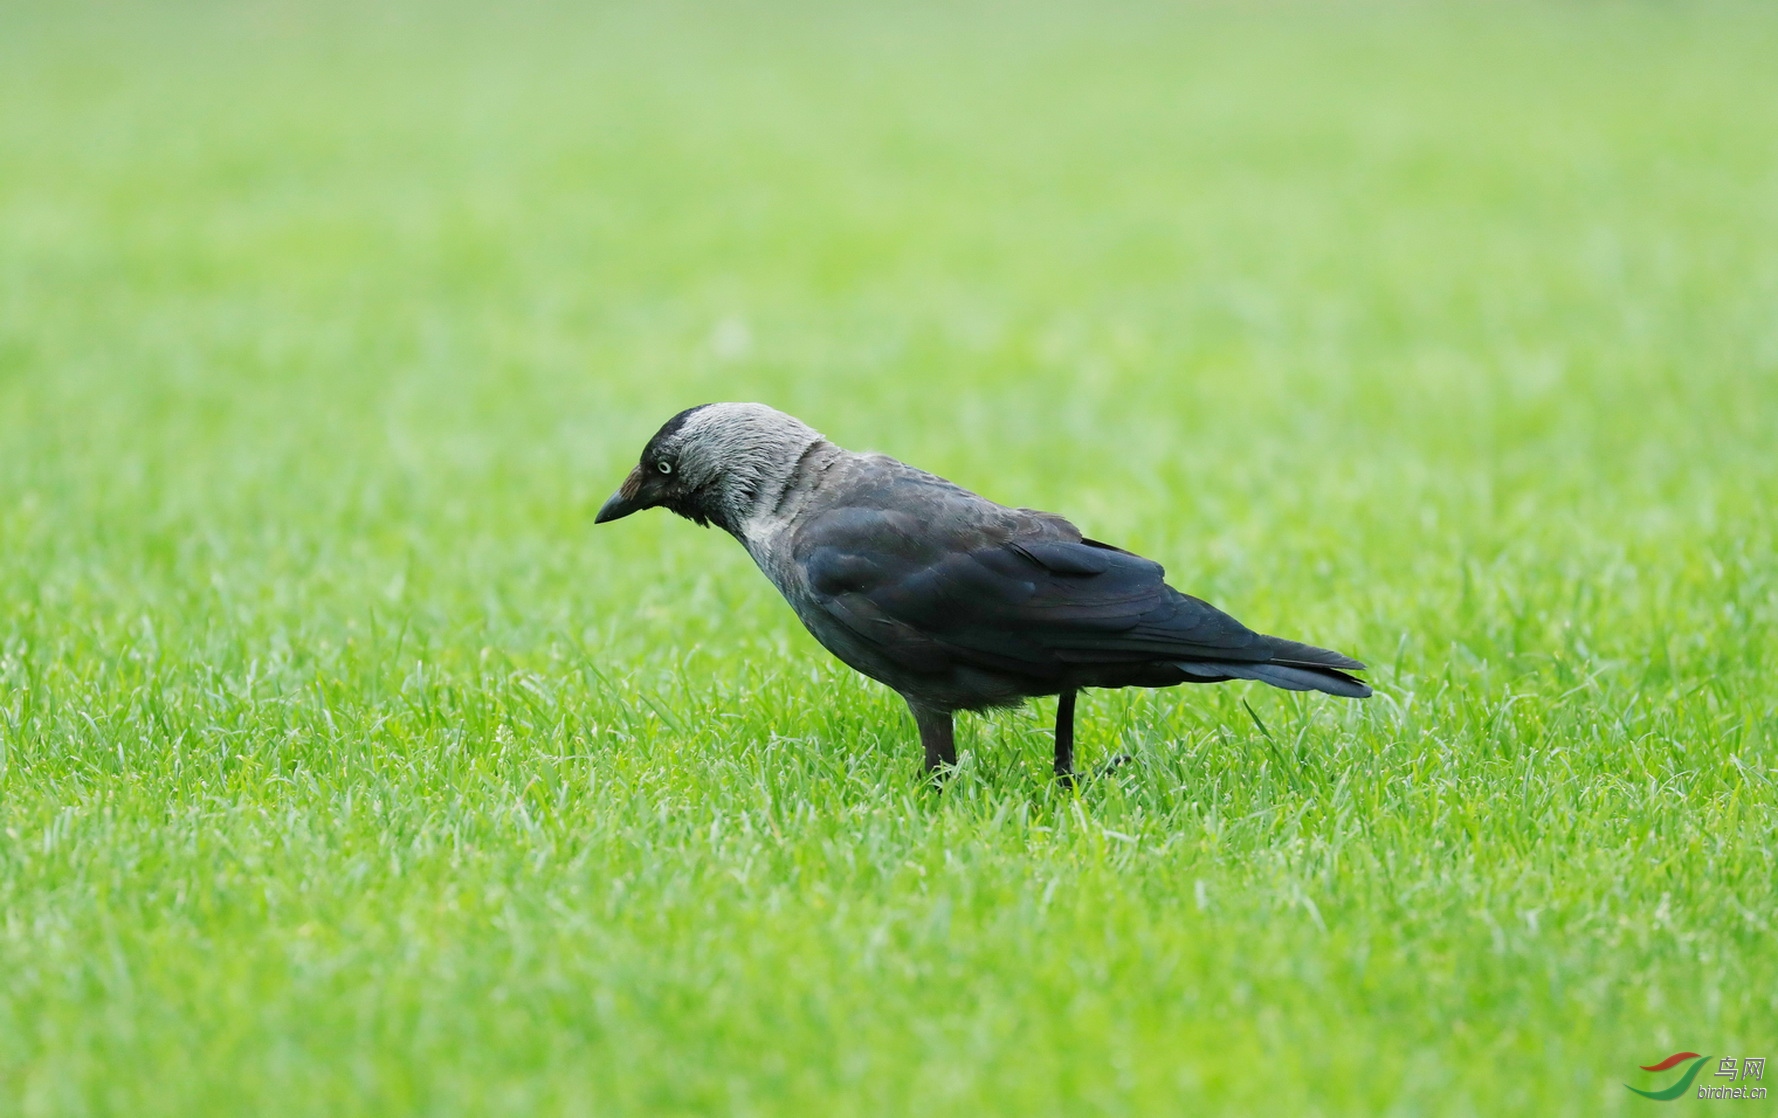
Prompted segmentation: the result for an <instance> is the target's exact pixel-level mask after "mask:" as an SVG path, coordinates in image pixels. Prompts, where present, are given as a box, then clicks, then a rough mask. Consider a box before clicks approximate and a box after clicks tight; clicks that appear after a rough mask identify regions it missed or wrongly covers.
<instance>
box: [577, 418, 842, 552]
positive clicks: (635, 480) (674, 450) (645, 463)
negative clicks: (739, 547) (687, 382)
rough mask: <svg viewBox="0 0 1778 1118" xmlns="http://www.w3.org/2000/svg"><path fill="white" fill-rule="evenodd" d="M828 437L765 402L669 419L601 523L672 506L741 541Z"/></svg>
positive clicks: (595, 520)
mask: <svg viewBox="0 0 1778 1118" xmlns="http://www.w3.org/2000/svg"><path fill="white" fill-rule="evenodd" d="M820 441H821V435H820V434H819V433H818V432H816V431H815V430H814V429H813V428H811V427H809V426H808V425H807V424H805V423H803V422H802V421H801V420H799V419H796V418H795V417H793V416H788V415H785V414H784V413H783V412H781V411H778V410H776V409H775V408H768V407H766V406H765V405H764V404H703V405H701V406H699V407H695V408H687V409H686V410H684V411H682V412H680V413H679V414H678V415H676V416H674V417H673V418H672V419H669V420H667V422H666V423H665V424H663V425H662V426H661V429H660V430H659V431H656V432H655V434H654V438H652V439H649V440H648V445H647V446H645V447H643V448H642V460H641V461H640V462H638V463H636V468H635V469H633V470H631V471H630V476H629V477H626V478H625V479H624V483H623V485H621V486H619V487H618V490H617V492H616V493H613V494H612V495H611V499H610V500H608V501H606V502H605V504H604V505H603V506H601V507H600V509H599V514H598V515H597V516H596V517H594V518H593V523H595V524H604V523H606V522H607V521H611V520H618V519H621V518H623V517H626V516H628V515H630V514H631V513H633V512H639V511H641V510H642V509H651V508H657V507H659V508H666V509H671V510H672V511H673V512H676V513H678V514H679V515H680V516H683V517H685V518H686V519H688V520H695V521H697V522H698V523H699V524H703V525H710V524H715V525H716V526H717V527H719V528H722V529H724V530H725V531H727V532H729V533H730V534H731V535H736V536H739V535H740V534H741V526H742V525H743V524H744V523H745V522H746V521H747V520H748V518H749V517H751V516H752V515H753V514H754V513H755V511H756V510H757V507H758V506H759V505H760V504H761V503H762V502H767V501H772V502H775V501H776V499H777V497H778V496H779V494H781V493H782V492H783V489H784V486H785V485H787V484H789V482H790V479H791V477H792V475H793V474H794V473H795V472H796V465H797V462H798V460H800V459H801V458H802V456H803V454H804V452H806V451H807V450H808V449H809V447H811V446H813V445H814V444H816V443H818V442H820Z"/></svg>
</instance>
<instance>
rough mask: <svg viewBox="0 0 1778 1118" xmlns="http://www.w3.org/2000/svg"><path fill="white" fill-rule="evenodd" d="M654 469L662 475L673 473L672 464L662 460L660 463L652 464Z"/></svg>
mask: <svg viewBox="0 0 1778 1118" xmlns="http://www.w3.org/2000/svg"><path fill="white" fill-rule="evenodd" d="M654 468H655V469H657V470H659V471H660V472H661V473H663V474H670V473H672V472H673V463H671V462H667V461H665V460H663V461H660V462H656V463H655V464H654Z"/></svg>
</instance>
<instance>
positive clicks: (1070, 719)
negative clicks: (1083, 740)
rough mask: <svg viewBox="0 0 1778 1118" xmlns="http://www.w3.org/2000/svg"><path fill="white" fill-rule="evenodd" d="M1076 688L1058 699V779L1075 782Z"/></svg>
mask: <svg viewBox="0 0 1778 1118" xmlns="http://www.w3.org/2000/svg"><path fill="white" fill-rule="evenodd" d="M1074 695H1075V691H1074V688H1072V687H1070V688H1069V689H1068V690H1066V691H1064V692H1062V694H1061V695H1060V696H1059V697H1058V698H1057V699H1056V779H1057V780H1064V781H1067V782H1068V783H1070V784H1072V783H1073V782H1074Z"/></svg>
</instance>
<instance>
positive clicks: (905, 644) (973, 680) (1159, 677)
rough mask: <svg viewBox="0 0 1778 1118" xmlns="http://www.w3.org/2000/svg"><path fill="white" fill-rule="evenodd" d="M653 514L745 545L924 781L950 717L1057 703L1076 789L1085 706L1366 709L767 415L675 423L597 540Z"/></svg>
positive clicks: (1266, 645) (1281, 660)
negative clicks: (647, 511)
mask: <svg viewBox="0 0 1778 1118" xmlns="http://www.w3.org/2000/svg"><path fill="white" fill-rule="evenodd" d="M655 506H662V507H665V508H668V509H671V510H673V511H674V512H676V513H678V514H679V515H681V516H684V517H688V518H690V519H692V520H695V521H697V522H698V523H699V524H714V525H716V526H717V527H719V528H722V529H723V530H724V531H726V532H728V533H729V534H730V535H732V536H734V537H735V538H736V539H737V540H739V541H741V543H742V545H743V546H745V547H746V548H747V551H748V553H749V554H751V555H752V556H753V559H754V561H755V562H756V563H758V564H759V568H760V570H762V571H764V572H765V575H766V577H767V578H770V579H771V580H772V582H773V584H774V585H776V586H777V587H778V590H779V591H780V592H781V593H782V594H783V595H784V597H785V599H786V600H787V601H788V602H789V603H790V605H791V608H793V609H794V610H796V615H797V617H798V618H800V619H801V620H802V623H803V624H804V625H805V626H806V627H807V628H808V630H809V632H811V633H813V634H814V636H815V639H816V640H818V641H820V642H821V643H822V644H823V645H824V646H825V647H826V648H827V649H828V651H830V652H832V653H833V654H834V655H835V656H838V657H839V658H840V659H841V660H843V661H845V662H846V663H847V664H849V665H851V666H852V667H853V668H856V669H857V670H858V671H860V672H863V673H864V674H865V675H867V676H870V677H871V678H872V679H875V680H878V681H880V682H882V683H884V684H887V685H888V686H890V687H892V688H894V689H895V690H896V691H898V692H900V694H901V695H902V697H903V698H905V699H906V700H907V703H908V706H909V708H910V709H912V711H913V714H914V721H915V723H916V725H918V726H919V729H920V740H921V743H922V744H923V745H924V746H925V750H926V766H927V768H928V769H937V768H939V767H941V766H946V765H952V764H955V763H956V746H955V743H954V741H953V737H952V725H951V716H952V714H953V713H954V712H955V711H959V710H982V709H985V708H988V707H998V706H1012V705H1016V704H1018V703H1019V702H1021V701H1023V700H1024V699H1027V698H1031V697H1033V696H1038V695H1058V696H1060V704H1059V708H1058V711H1057V719H1056V772H1057V774H1058V775H1060V776H1064V777H1068V776H1071V775H1072V773H1073V767H1074V753H1073V721H1074V699H1075V693H1076V692H1077V691H1079V690H1080V689H1081V688H1083V687H1171V686H1173V685H1175V684H1179V683H1218V682H1221V681H1224V680H1231V679H1255V680H1259V681H1260V682H1262V683H1269V684H1271V685H1272V686H1274V687H1283V688H1287V689H1289V690H1292V691H1325V692H1327V693H1328V694H1330V695H1341V696H1345V697H1347V698H1354V699H1362V698H1364V697H1366V696H1367V695H1369V694H1370V693H1371V689H1370V688H1369V687H1368V686H1366V685H1365V684H1364V683H1363V682H1361V681H1359V680H1357V679H1354V678H1353V677H1352V676H1351V675H1348V674H1347V673H1348V672H1354V671H1362V670H1363V669H1364V665H1363V664H1361V663H1359V662H1358V661H1357V660H1354V659H1352V658H1350V657H1348V656H1342V655H1340V654H1339V653H1337V652H1330V651H1328V650H1327V649H1325V648H1316V647H1314V646H1312V645H1307V644H1299V643H1298V642H1296V641H1290V640H1283V639H1281V638H1279V637H1268V636H1264V635H1262V634H1259V633H1256V632H1254V631H1253V630H1251V629H1249V628H1247V627H1246V626H1245V625H1242V624H1241V623H1240V622H1239V621H1236V620H1235V619H1234V618H1232V617H1230V616H1229V615H1228V614H1226V613H1223V612H1221V611H1220V610H1218V609H1216V608H1215V607H1213V606H1211V605H1209V604H1207V603H1205V602H1202V601H1200V600H1198V599H1197V598H1193V597H1191V596H1189V595H1186V594H1181V593H1180V592H1179V591H1177V590H1175V589H1173V588H1172V587H1171V586H1168V585H1167V584H1166V582H1165V580H1164V575H1165V572H1164V571H1163V570H1162V569H1161V566H1160V564H1158V563H1155V562H1152V561H1150V560H1148V559H1144V558H1142V557H1141V556H1139V555H1133V554H1131V553H1130V552H1128V551H1124V550H1122V549H1120V548H1116V547H1112V546H1111V545H1110V544H1103V543H1100V542H1099V541H1097V540H1091V539H1087V538H1085V537H1083V536H1082V535H1081V534H1080V531H1079V529H1077V528H1075V526H1074V525H1072V524H1070V523H1069V522H1068V521H1066V520H1064V519H1062V518H1061V517H1059V516H1055V515H1052V514H1050V513H1044V512H1037V511H1035V510H1032V509H1010V508H1006V507H1004V506H1002V505H997V504H995V503H994V502H992V501H989V500H987V499H985V498H982V497H978V496H976V495H975V494H974V493H971V492H969V491H968V490H966V489H963V488H961V487H959V486H956V485H952V484H951V483H950V482H948V481H946V480H944V479H943V478H940V477H934V476H933V475H932V474H929V473H926V472H924V471H921V470H916V469H914V468H913V467H912V466H908V465H905V464H903V463H901V462H898V461H896V460H895V459H893V458H888V457H885V456H883V455H880V454H854V453H852V452H851V451H848V450H843V449H841V448H840V447H837V446H835V445H833V444H832V443H830V442H828V441H827V440H826V439H824V438H822V437H821V436H820V435H819V434H817V433H816V432H815V431H814V430H812V429H811V428H809V427H808V426H806V425H804V424H803V423H801V422H800V421H798V420H796V419H794V418H792V417H790V416H788V415H785V414H783V413H782V412H778V411H774V410H773V409H771V408H768V407H766V406H764V405H763V404H706V405H704V406H703V407H699V408H691V409H688V410H687V411H683V412H681V413H679V414H678V415H676V416H674V417H673V418H672V419H670V420H668V421H667V423H666V425H665V426H663V427H662V428H661V429H660V431H659V432H657V433H656V434H655V436H654V438H652V439H650V440H649V442H648V445H647V447H646V448H644V450H643V452H642V460H641V462H640V463H638V464H637V466H636V468H635V469H634V470H632V471H631V472H630V475H629V477H628V478H626V479H625V480H624V483H623V486H622V488H620V489H619V490H618V491H617V492H616V493H615V494H613V495H612V497H611V499H610V500H609V501H607V502H605V505H604V506H603V507H602V508H601V509H600V510H599V514H598V517H597V520H596V522H597V523H600V524H603V523H605V522H606V521H609V520H616V519H618V518H620V517H623V516H628V515H629V514H630V513H632V512H636V511H637V510H639V509H644V508H652V507H655Z"/></svg>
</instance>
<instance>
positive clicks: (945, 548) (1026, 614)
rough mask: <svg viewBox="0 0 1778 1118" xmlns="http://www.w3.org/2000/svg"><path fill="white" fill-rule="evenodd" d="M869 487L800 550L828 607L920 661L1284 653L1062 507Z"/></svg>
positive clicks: (1052, 667) (807, 533)
mask: <svg viewBox="0 0 1778 1118" xmlns="http://www.w3.org/2000/svg"><path fill="white" fill-rule="evenodd" d="M870 496H875V497H877V498H879V499H876V500H868V499H867V500H862V501H859V502H856V503H847V504H842V505H839V506H838V507H831V508H829V509H827V510H826V511H824V512H823V513H821V514H820V515H818V516H816V517H813V518H811V519H810V520H809V521H807V522H806V523H805V524H804V525H803V526H802V527H801V528H800V529H799V531H798V533H797V540H796V545H795V553H796V556H797V558H798V560H799V561H800V563H801V564H802V567H803V570H804V571H805V572H806V574H807V577H808V580H809V587H810V590H811V592H812V595H813V597H814V599H815V600H816V602H817V603H819V605H820V607H821V608H822V609H824V610H825V611H826V612H827V613H828V614H829V615H830V616H831V617H833V618H834V619H835V620H837V621H839V622H840V623H841V624H843V625H845V626H846V627H847V629H849V630H851V631H852V632H853V633H855V634H856V635H857V636H858V637H859V638H861V639H863V640H865V641H866V642H868V643H870V644H872V645H873V646H875V647H877V648H879V649H880V650H882V651H883V652H885V653H886V654H888V655H889V656H891V657H892V658H894V659H895V660H896V661H897V662H899V663H902V664H903V665H904V666H906V667H908V668H910V669H913V670H915V671H941V670H945V669H947V668H951V667H956V666H962V665H966V666H970V667H976V668H981V669H985V670H989V671H1000V672H1011V673H1017V674H1030V675H1037V676H1043V677H1049V676H1059V675H1062V674H1065V673H1068V672H1069V671H1071V670H1077V669H1081V668H1090V667H1095V666H1104V667H1109V666H1113V665H1118V664H1137V663H1143V662H1149V661H1174V660H1202V661H1218V662H1263V661H1267V660H1270V659H1272V655H1271V650H1270V649H1269V648H1268V647H1267V642H1268V641H1270V640H1271V638H1268V637H1263V636H1261V635H1260V634H1258V633H1255V632H1253V631H1252V630H1251V629H1248V628H1247V627H1246V626H1244V625H1242V624H1241V623H1240V622H1238V621H1236V620H1235V619H1234V618H1232V617H1230V616H1228V615H1227V614H1225V613H1223V612H1221V611H1220V610H1217V609H1215V608H1214V607H1212V606H1210V605H1208V604H1207V603H1205V602H1202V601H1200V600H1198V599H1196V598H1192V597H1189V596H1187V595H1184V594H1181V593H1179V592H1178V591H1176V590H1174V589H1173V588H1172V587H1170V586H1168V585H1167V584H1166V582H1165V581H1164V574H1165V572H1164V571H1163V570H1162V568H1161V566H1160V564H1158V563H1154V562H1152V561H1150V560H1147V559H1144V558H1142V557H1141V556H1138V555H1133V554H1131V553H1129V552H1127V551H1122V550H1119V549H1117V548H1114V547H1110V546H1108V545H1105V544H1101V543H1098V542H1096V541H1093V540H1087V539H1083V538H1081V536H1080V533H1079V532H1078V530H1076V529H1075V528H1074V526H1073V525H1071V524H1069V523H1068V522H1067V521H1065V520H1062V519H1061V518H1060V517H1054V516H1049V515H1047V514H1042V513H1033V512H1030V511H1029V510H1013V509H1006V508H1003V507H1001V506H999V505H994V504H992V503H991V502H988V501H985V500H983V499H982V498H979V497H976V496H975V495H974V494H970V493H967V492H966V491H962V490H957V489H955V488H954V487H949V486H948V485H947V486H946V488H945V490H944V491H925V492H921V493H919V494H918V496H919V497H920V498H922V499H921V500H920V501H918V502H914V501H908V500H893V501H891V500H884V499H881V498H884V497H891V496H900V497H904V498H905V497H907V496H909V494H905V493H902V494H884V493H877V494H871V495H870ZM910 508H918V509H920V512H919V514H915V513H914V512H912V511H909V510H910ZM1305 647H1306V646H1305Z"/></svg>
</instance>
